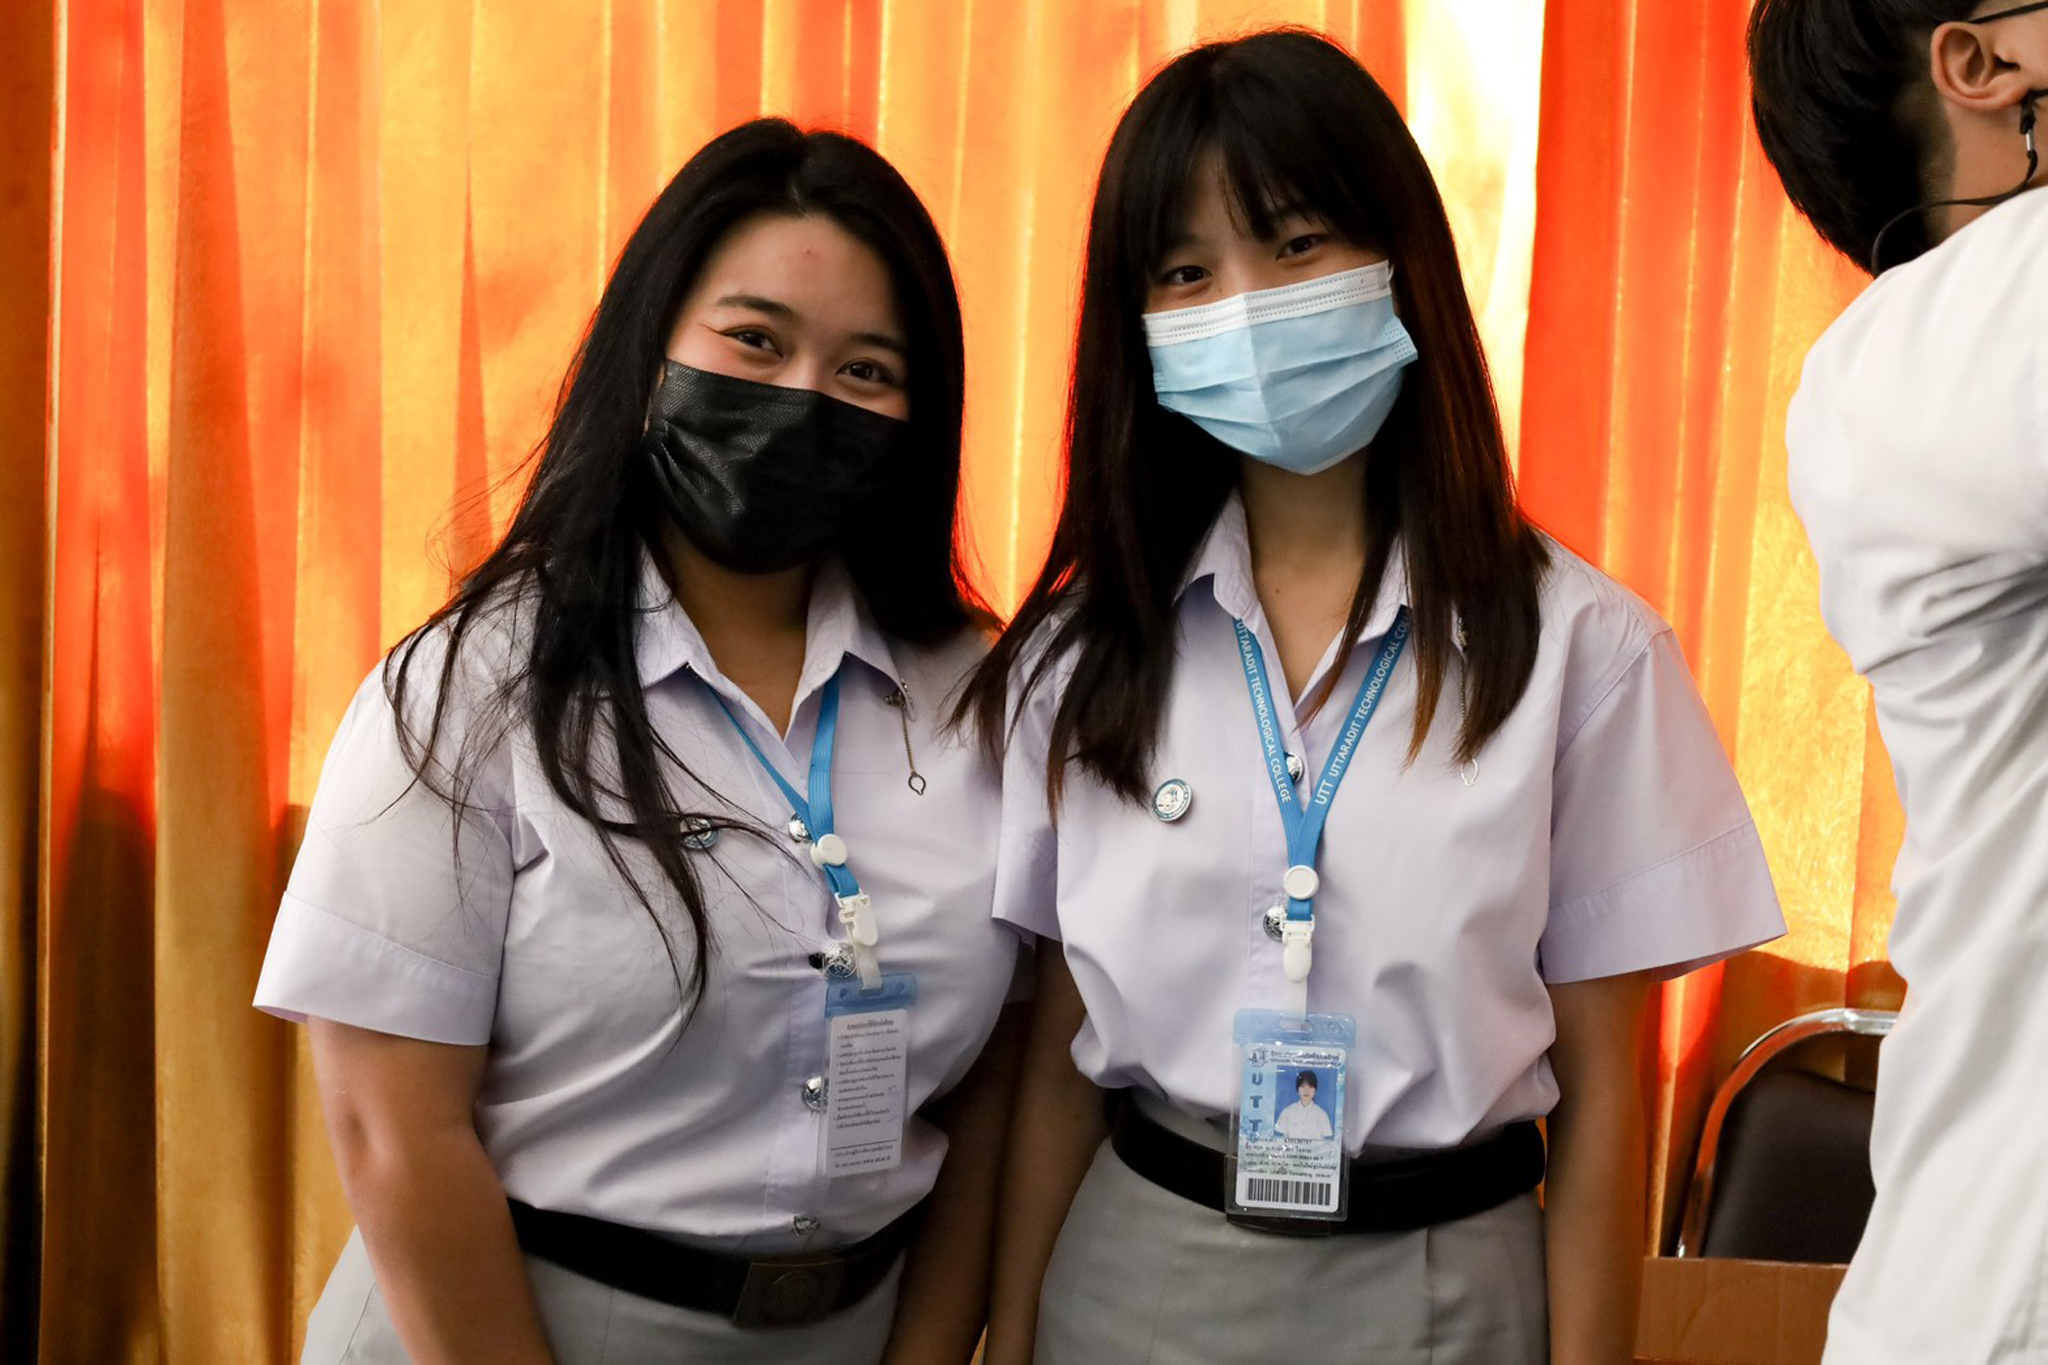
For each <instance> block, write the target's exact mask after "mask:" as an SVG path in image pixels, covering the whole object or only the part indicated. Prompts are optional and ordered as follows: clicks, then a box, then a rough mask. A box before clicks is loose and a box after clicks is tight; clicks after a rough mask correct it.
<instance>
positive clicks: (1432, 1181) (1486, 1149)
mask: <svg viewBox="0 0 2048 1365" xmlns="http://www.w3.org/2000/svg"><path fill="white" fill-rule="evenodd" d="M1109 1141H1110V1146H1111V1147H1112V1148H1114V1149H1115V1151H1116V1154H1117V1156H1118V1157H1120V1158H1121V1159H1122V1160H1123V1163H1124V1165H1126V1166H1128V1167H1130V1168H1131V1169H1132V1170H1133V1171H1135V1172H1137V1173H1138V1174H1139V1175H1141V1176H1144V1177H1145V1179H1147V1180H1149V1181H1151V1182H1152V1183H1153V1184H1155V1185H1157V1186H1158V1187H1159V1188H1160V1189H1162V1190H1166V1191H1168V1192H1170V1193H1172V1194H1177V1195H1179V1196H1180V1197H1181V1198H1183V1199H1186V1200H1190V1201H1192V1202H1194V1203H1197V1204H1200V1205H1202V1206H1203V1207H1204V1208H1211V1209H1215V1210H1216V1211H1217V1212H1219V1213H1221V1212H1223V1194H1224V1190H1225V1189H1226V1188H1227V1181H1228V1179H1229V1165H1230V1162H1229V1159H1228V1158H1227V1157H1226V1156H1225V1155H1224V1154H1223V1153H1222V1152H1219V1151H1217V1150H1215V1149H1214V1148H1212V1147H1207V1146H1204V1145H1203V1144H1201V1143H1199V1142H1196V1141H1194V1140H1192V1139H1190V1138H1185V1137H1182V1136H1181V1135H1180V1134H1179V1133H1176V1132H1174V1131H1173V1130H1172V1129H1170V1128H1166V1127H1163V1126H1161V1125H1160V1124H1159V1123H1157V1122H1155V1121H1154V1120H1153V1119H1152V1118H1150V1117H1149V1116H1147V1115H1146V1114H1145V1112H1144V1111H1143V1110H1141V1109H1139V1108H1138V1106H1137V1104H1136V1102H1135V1101H1133V1100H1132V1099H1131V1097H1130V1092H1129V1091H1124V1090H1118V1091H1113V1092H1111V1094H1110V1096H1109ZM1542 1183H1543V1135H1542V1133H1540V1132H1539V1131H1537V1128H1536V1125H1535V1123H1534V1122H1533V1121H1528V1122H1522V1123H1511V1124H1509V1125H1508V1126H1507V1127H1505V1128H1503V1129H1501V1130H1500V1132H1498V1133H1496V1134H1495V1135H1494V1136H1492V1137H1490V1138H1488V1139H1486V1141H1484V1142H1479V1143H1474V1144H1473V1145H1472V1146H1470V1147H1458V1148H1453V1149H1452V1150H1450V1151H1445V1152H1430V1153H1428V1154H1426V1155H1423V1156H1413V1157H1402V1158H1400V1159H1398V1160H1394V1161H1382V1162H1373V1163H1370V1164H1367V1163H1365V1162H1358V1161H1354V1162H1352V1163H1351V1203H1350V1212H1349V1213H1348V1214H1347V1215H1346V1217H1345V1218H1344V1220H1343V1221H1342V1222H1335V1221H1317V1220H1313V1219H1306V1218H1281V1217H1258V1216H1254V1215H1250V1214H1231V1215H1230V1221H1231V1222H1233V1223H1236V1224H1237V1225H1238V1226H1240V1227H1248V1228H1253V1229H1256V1230H1258V1231H1260V1232H1277V1233H1284V1234H1287V1235H1290V1236H1296V1237H1302V1236H1308V1237H1314V1236H1319V1235H1323V1234H1326V1233H1333V1232H1411V1231H1413V1230H1414V1229H1416V1228H1427V1227H1435V1226H1436V1225H1437V1224H1439V1223H1450V1222H1455V1221H1456V1220H1457V1219H1460V1218H1470V1217H1471V1216H1472V1215H1473V1214H1476V1213H1485V1212H1486V1211H1487V1210H1488V1209H1492V1208H1497V1207H1499V1206H1500V1205H1502V1204H1505V1203H1507V1201H1508V1200H1510V1199H1513V1198H1514V1197H1515V1196H1516V1195H1518V1194H1527V1193H1528V1192H1529V1191H1530V1190H1533V1189H1535V1188H1536V1187H1537V1186H1538V1185H1540V1184H1542Z"/></svg>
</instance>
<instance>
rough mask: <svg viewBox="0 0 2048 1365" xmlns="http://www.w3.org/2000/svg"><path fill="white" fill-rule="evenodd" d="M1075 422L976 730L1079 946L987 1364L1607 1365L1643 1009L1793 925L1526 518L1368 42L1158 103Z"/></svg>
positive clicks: (1431, 211)
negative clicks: (1055, 503)
mask: <svg viewBox="0 0 2048 1365" xmlns="http://www.w3.org/2000/svg"><path fill="white" fill-rule="evenodd" d="M1068 430H1069V434H1070V435H1069V447H1068V452H1067V459H1068V466H1067V475H1068V478H1067V496H1066V504H1065V507H1064V509H1063V511H1062V513H1061V517H1060V520H1059V523H1058V527H1057V529H1056V531H1055V534H1054V540H1053V547H1052V552H1051V556H1050V560H1049V562H1048V563H1047V565H1046V567H1045V569H1044V571H1043V572H1042V574H1041V576H1040V577H1039V579H1038V582H1037V585H1036V587H1034V588H1033V590H1032V592H1031V594H1030V596H1029V597H1028V598H1027V599H1026V601H1025V603H1024V605H1023V607H1022V608H1021V609H1020V611H1019V613H1018V616H1017V618H1016V620H1015V621H1014V622H1013V623H1012V624H1011V626H1010V629H1009V631H1008V632H1007V633H1006V634H1005V636H1004V637H1003V640H1002V641H1001V642H1000V644H999V645H998V646H997V648H996V649H995V651H994V652H993V653H992V655H991V656H990V658H989V660H988V661H987V663H986V664H985V665H984V667H983V670H982V671H981V672H980V673H979V674H978V675H977V677H976V680H975V682H974V684H973V686H972V688H971V691H970V693H969V696H968V703H967V704H968V708H969V710H970V712H971V714H973V715H974V716H975V717H976V718H977V719H978V721H979V723H980V725H981V728H982V733H983V734H984V736H985V737H987V738H988V739H989V740H990V741H991V743H992V745H993V746H994V747H1002V746H1003V745H1004V744H1005V743H1007V754H1006V759H1005V771H1004V779H1003V800H1004V807H1005V810H1004V821H1003V844H1002V849H1001V857H1000V860H999V875H998V888H997V895H996V911H997V914H998V915H999V916H1001V917H1002V918H1004V919H1007V920H1010V921H1011V922H1013V923H1016V924H1018V925H1019V926H1021V927H1023V928H1025V929H1027V930H1030V931H1031V932H1033V933H1035V934H1037V935H1039V936H1040V937H1041V938H1043V939H1047V940H1057V944H1055V943H1052V942H1048V943H1045V944H1043V945H1042V947H1041V951H1040V952H1039V954H1038V964H1039V966H1038V989H1037V1004H1036V1015H1035V1020H1034V1023H1033V1026H1032V1030H1031V1036H1030V1041H1029V1043H1028V1044H1027V1047H1026V1054H1025V1061H1024V1064H1023V1070H1022V1077H1023V1079H1022V1082H1021V1084H1020V1088H1019V1091H1018V1096H1017V1101H1016V1110H1015V1112H1016V1124H1015V1127H1014V1129H1013V1132H1012V1138H1011V1143H1010V1148H1009V1153H1010V1155H1009V1162H1008V1171H1007V1174H1006V1176H1005V1183H1004V1198H1003V1202H1002V1213H1001V1217H1000V1218H999V1219H998V1229H999V1240H998V1246H997V1266H996V1284H995V1297H994V1302H993V1306H992V1311H991V1320H990V1335H989V1355H988V1359H989V1361H990V1365H1020V1363H1021V1362H1023V1361H1027V1360H1031V1359H1034V1358H1035V1359H1036V1360H1038V1361H1042V1362H1056V1363H1057V1365H1067V1363H1068V1362H1096V1361H1112V1360H1114V1361H1124V1360H1153V1361H1176V1362H1196V1361H1200V1362H1204V1365H1227V1363H1228V1362H1238V1361H1244V1362H1262V1361H1268V1360H1272V1359H1274V1358H1276V1357H1278V1356H1283V1355H1284V1356H1290V1357H1291V1356H1295V1355H1300V1354H1304V1353H1305V1354H1311V1355H1315V1354H1320V1355H1322V1356H1324V1357H1326V1358H1328V1359H1330V1360H1333V1361H1335V1360H1344V1361H1354V1360H1355V1361H1372V1362H1374V1365H1407V1363H1409V1362H1412V1363H1413V1365H1422V1363H1423V1362H1429V1363H1430V1365H1449V1363H1450V1362H1460V1363H1462V1365H1516V1363H1517V1362H1523V1363H1527V1365H1533V1363H1534V1362H1540V1361H1545V1360H1555V1361H1558V1362H1572V1363H1573V1365H1579V1363H1581V1362H1599V1363H1600V1365H1610V1363H1612V1365H1620V1363H1621V1362H1626V1361H1627V1360H1629V1359H1630V1357H1631V1347H1632V1345H1633V1340H1632V1338H1633V1323H1634V1317H1635V1295H1636V1284H1637V1268H1638V1267H1639V1266H1640V1264H1641V1256H1642V1251H1643V1239H1644V1224H1643V1198H1644V1185H1645V1183H1646V1159H1645V1148H1644V1124H1643V1118H1644V1097H1643V1093H1642V1087H1641V1076H1642V1069H1641V1066H1640V1064H1639V1057H1640V1053H1639V1043H1640V1040H1641V1024H1642V1020H1643V1016H1644V1008H1645V1002H1646V998H1647V994H1648V987H1649V984H1650V982H1651V981H1652V980H1654V979H1655V978H1657V977H1660V976H1668V975H1672V974H1676V973H1678V972H1681V971H1684V970H1686V969H1688V968H1689V967H1692V966H1695V965H1698V964H1701V963H1704V962H1708V961H1712V960H1714V959H1716V958H1720V957H1723V956H1726V955H1727V954H1729V953H1732V952H1735V951H1737V950H1739V949H1741V948H1743V947H1745V946H1747V945H1750V944H1754V943H1757V942H1760V941H1762V940H1765V939H1768V938H1772V937H1774V936H1776V935H1777V934H1779V933H1781V932H1783V922H1782V920H1781V918H1780V916H1779V913H1778V906H1777V902H1776V898H1775V896H1774V894H1773V891H1772V888H1771V882H1770V877H1769V874H1768V872H1767V870H1766V868H1765V866H1764V860H1763V855H1762V850H1761V848H1760V846H1759V843H1758V840H1757V835H1756V830H1755V827H1754V825H1753V824H1752V823H1751V820H1750V818H1749V813H1748V810H1747V808H1746V806H1745V804H1744V802H1743V799H1742V794H1741V792H1740V791H1739V790H1738V788H1737V786H1736V784H1735V780H1734V776H1733V774H1732V773H1731V772H1730V770H1729V766H1728V761H1727V758H1726V756H1725V755H1724V753H1723V751H1722V748H1721V745H1720V741H1719V739H1718V738H1717V736H1716V735H1715V733H1714V729H1713V726H1712V724H1711V723H1710V721H1709V719H1708V717H1707V714H1706V711H1705V708H1704V707H1703V706H1702V705H1701V703H1700V700H1699V697H1698V695H1697V693H1696V692H1695V691H1694V689H1693V687H1692V685H1691V681H1690V679H1689V678H1688V676H1687V673H1686V669H1685V665H1684V661H1683V659H1682V658H1681V657H1680V654H1679V652H1678V649H1677V647H1676V645H1675V644H1674V643H1673V640H1672V636H1671V632H1670V631H1669V629H1668V628H1667V627H1665V625H1664V624H1663V623H1662V622H1661V621H1659V620H1658V619H1657V618H1656V616H1655V615H1654V614H1653V613H1652V612H1651V611H1650V610H1649V608H1647V607H1646V606H1645V605H1644V604H1643V603H1641V602H1640V601H1638V600H1637V599H1636V598H1634V597H1633V596H1631V595H1630V594H1628V593H1627V592H1626V591H1624V590H1623V589H1621V588H1620V587H1618V586H1617V585H1615V584H1614V583H1613V582H1611V581H1610V580H1608V579H1607V578H1605V577H1603V576H1602V575H1601V574H1599V573H1598V572H1597V571H1595V570H1594V569H1593V568H1591V567H1590V566H1588V565H1587V564H1586V563H1584V562H1583V561H1581V560H1579V559H1578V558H1576V557H1574V556H1573V555H1572V554H1571V553H1569V552H1568V551H1566V550H1565V549H1564V548H1563V547H1561V546H1559V545H1557V544H1555V543H1553V542H1551V541H1549V540H1547V539H1545V538H1544V537H1543V536H1541V535H1540V534H1538V533H1537V532H1536V531H1535V530H1534V529H1532V528H1531V527H1530V526H1529V524H1528V523H1527V522H1526V521H1525V520H1524V519H1523V518H1522V516H1521V514H1520V513H1519V512H1518V511H1517V509H1516V506H1515V503H1514V498H1513V494H1512V490H1511V488H1510V483H1509V476H1508V465H1507V458H1506V452H1505V449H1504V442H1503V439H1502V435H1501V429H1500V422H1499V418H1498V416H1497V415H1496V412H1495V408H1494V403H1493V396H1492V393H1491V391H1490V389H1489V387H1488V382H1487V375H1486V366H1485V361H1484V359H1483V358H1482V356H1481V353H1480V348H1479V342H1478V336H1477V332H1476V328H1475V326H1474V323H1473V319H1472V313H1471V310H1470V307H1469V306H1468V304H1467V303H1466V299H1465V292H1464V287H1463V284H1462V281H1461V278H1460V274H1459V269H1458V261H1457V255H1456V251H1455V249H1454V247H1453V245H1452V241H1451V233H1450V227H1449V225H1448V223H1447V221H1446V219H1445V215H1444V209H1443V204H1442V202H1441V200H1440V199H1439V197H1438V194H1437V190H1436V186H1435V184H1434V183H1433V182H1432V180H1431V178H1430V174H1429V171H1428V168H1427V167H1426V165H1425V164H1424V162H1423V159H1422V156H1421V153H1420V152H1419V151H1418V150H1417V148H1416V145H1415V142H1414V140H1413V139H1412V138H1411V137H1410V136H1409V134H1408V131H1407V129H1406V128H1405V127H1404V126H1403V124H1402V122H1401V118H1400V115H1399V113H1398V112H1397V111H1396V110H1395V108H1394V106H1393V104H1392V103H1391V102H1390V101H1389V100H1388V99H1387V97H1386V96H1385V94H1383V93H1382V92H1381V90H1380V89H1379V87H1378V86H1377V85H1376V84H1374V82H1373V81H1372V79H1371V77H1370V76H1368V75H1367V74H1366V73H1365V72H1364V71H1363V70H1362V69H1361V68H1360V67H1359V66H1358V64H1357V63H1356V62H1355V61H1353V60H1352V59H1351V58H1350V57H1349V56H1347V55H1346V54H1345V53H1344V52H1343V51H1342V50H1341V49H1339V48H1337V47H1335V46H1333V45H1331V44H1330V43H1328V42H1326V41H1324V40H1322V39H1320V38H1317V37H1315V36H1313V35H1310V34H1306V33H1301V32H1291V31H1280V32H1273V33H1266V34H1260V35H1255V36H1252V37H1249V38H1244V39H1241V40H1238V41H1234V42H1227V43H1218V44H1212V45H1210V46H1206V47H1202V48H1198V49H1196V50H1194V51H1192V52H1190V53H1188V54H1186V55H1184V56H1182V57H1180V58H1179V59H1177V60H1176V61H1174V62H1173V63H1171V64H1170V65H1168V66H1167V67H1166V68H1165V69H1164V70H1162V71H1161V72H1160V73H1159V74H1158V75H1157V76H1155V77H1154V78H1153V79H1152V80H1151V82H1150V83H1149V84H1148V85H1147V86H1146V87H1145V89H1144V90H1143V91H1142V92H1141V93H1140V94H1139V95H1138V97H1137V99H1136V100H1135V102H1134V103H1133V104H1132V105H1131V107H1130V109H1129V110H1128V112H1126V114H1125V115H1124V117H1123V120H1122V122H1121V123H1120V125H1119V126H1118V128H1117V131H1116V134H1115V136H1114V138H1113V139H1112V141H1111V144H1110V148H1109V151H1108V154H1107V157H1106V159H1105V161H1104V164H1103V169H1102V175H1101V180H1100V182H1099V186H1098V189H1097V193H1096V199H1095V207H1094V213H1093V218H1092V221H1091V224H1090V229H1089V238H1088V255H1087V263H1086V274H1085V282H1084V284H1083V288H1082V300H1081V323H1080V334H1079V343H1078V350H1077V354H1076V358H1075V370H1074V385H1073V396H1072V406H1071V410H1070V417H1069V426H1068ZM1104 1092H1107V1094H1108V1099H1109V1105H1108V1109H1109V1120H1110V1121H1109V1122H1108V1123H1107V1124H1105V1122H1104V1108H1105V1106H1104V1099H1105V1093H1104ZM1546 1116H1547V1117H1548V1119H1549V1130H1548V1136H1549V1154H1548V1182H1549V1183H1548V1193H1547V1201H1546V1205H1545V1207H1544V1208H1543V1209H1541V1210H1539V1209H1538V1207H1537V1203H1536V1196H1535V1193H1534V1191H1535V1187H1536V1184H1537V1182H1538V1181H1539V1180H1540V1179H1543V1178H1544V1175H1545V1151H1544V1145H1543V1141H1542V1139H1541V1138H1540V1137H1539V1136H1538V1135H1537V1131H1536V1126H1535V1120H1537V1119H1538V1118H1543V1117H1546ZM1105 1133H1107V1135H1108V1141H1104V1140H1103V1139H1104V1137H1105ZM1303 1234H1306V1235H1303ZM1303 1323H1309V1324H1312V1325H1313V1330H1312V1333H1311V1337H1310V1340H1309V1341H1308V1342H1307V1343H1304V1342H1303V1339H1302V1327H1301V1325H1302V1324H1303ZM1304 1346H1306V1350H1305V1351H1304Z"/></svg>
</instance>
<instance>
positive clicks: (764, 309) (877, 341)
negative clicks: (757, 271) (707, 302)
mask: <svg viewBox="0 0 2048 1365" xmlns="http://www.w3.org/2000/svg"><path fill="white" fill-rule="evenodd" d="M713 307H717V308H751V309H753V310H754V311H755V312H757V313H766V314H767V315H768V316H770V317H773V318H781V319H782V320H783V321H785V322H795V321H796V320H797V311H796V309H794V308H792V307H790V306H789V305H788V304H786V303H784V302H782V301H781V300H780V299H771V298H766V297H764V296H762V295H760V294H726V295H724V296H723V297H721V298H720V299H719V300H718V301H717V303H715V304H714V305H713ZM848 339H849V340H851V341H855V342H858V343H859V344H860V345H862V346H873V347H876V348H877V349H879V350H884V351H893V352H894V353H895V354H896V355H897V356H898V357H899V358H901V359H903V360H908V359H910V347H909V346H908V345H906V344H905V343H904V342H903V341H902V339H901V338H898V337H893V336H890V335H889V334H888V333H887V332H855V333H854V334H853V335H852V336H851V337H850V338H848Z"/></svg>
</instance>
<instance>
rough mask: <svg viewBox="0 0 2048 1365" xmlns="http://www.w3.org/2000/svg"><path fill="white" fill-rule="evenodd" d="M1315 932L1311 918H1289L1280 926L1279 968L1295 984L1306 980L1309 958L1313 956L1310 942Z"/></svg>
mask: <svg viewBox="0 0 2048 1365" xmlns="http://www.w3.org/2000/svg"><path fill="white" fill-rule="evenodd" d="M1315 934H1316V922H1315V921H1314V920H1313V919H1291V920H1288V921H1287V923H1285V924H1283V925H1281V926H1280V969H1281V970H1282V971H1284V972H1286V973H1287V979H1288V980H1289V981H1291V982H1293V983H1294V984H1295V985H1297V986H1298V985H1300V984H1301V983H1302V982H1304V981H1306V980H1308V968H1309V960H1310V958H1311V957H1313V956H1314V949H1313V948H1312V947H1311V943H1312V941H1313V940H1314V938H1315Z"/></svg>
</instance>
